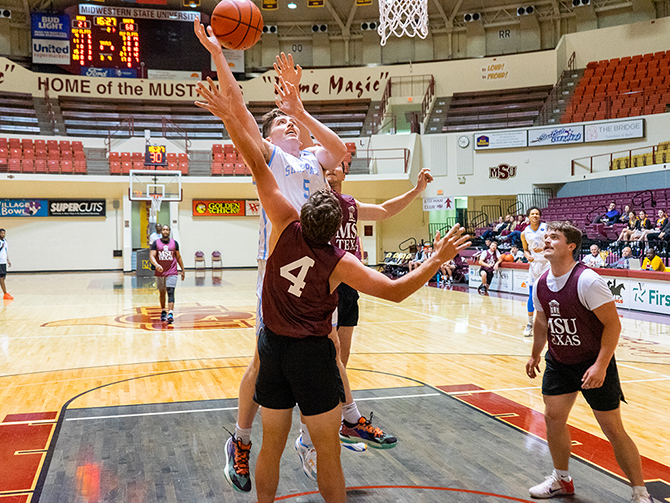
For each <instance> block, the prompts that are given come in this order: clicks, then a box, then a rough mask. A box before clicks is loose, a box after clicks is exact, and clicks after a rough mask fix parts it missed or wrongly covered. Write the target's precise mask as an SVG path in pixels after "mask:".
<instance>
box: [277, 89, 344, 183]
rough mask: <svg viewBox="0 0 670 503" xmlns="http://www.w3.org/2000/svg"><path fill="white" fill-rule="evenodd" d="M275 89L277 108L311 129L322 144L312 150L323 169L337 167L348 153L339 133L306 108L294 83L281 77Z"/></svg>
mask: <svg viewBox="0 0 670 503" xmlns="http://www.w3.org/2000/svg"><path fill="white" fill-rule="evenodd" d="M275 90H276V91H277V96H276V97H275V103H276V104H277V108H279V109H280V110H281V111H282V112H284V113H285V114H286V115H290V116H291V117H293V118H294V119H295V120H297V121H298V122H300V123H301V124H303V125H304V126H305V127H306V128H307V129H308V130H309V131H311V133H312V134H313V135H314V138H315V139H316V141H317V142H319V143H320V144H321V145H320V146H317V147H313V149H311V150H312V151H313V152H314V155H316V158H317V159H318V160H319V163H320V164H321V166H322V167H323V169H325V170H326V171H330V170H332V169H335V167H336V166H338V165H339V164H340V163H341V162H342V159H344V156H345V155H346V154H347V146H346V145H345V144H344V143H343V142H342V140H340V137H339V136H337V134H335V133H334V132H333V131H331V130H330V129H329V128H327V127H326V126H324V125H323V124H321V123H320V122H319V121H318V120H316V119H315V118H314V117H312V116H311V115H310V114H309V113H308V112H307V110H305V107H304V106H303V104H302V101H300V97H299V96H298V90H297V89H296V87H295V86H294V85H293V84H291V83H290V82H287V81H286V80H284V79H283V78H280V79H279V85H277V84H275Z"/></svg>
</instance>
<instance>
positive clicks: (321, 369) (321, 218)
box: [198, 79, 470, 502]
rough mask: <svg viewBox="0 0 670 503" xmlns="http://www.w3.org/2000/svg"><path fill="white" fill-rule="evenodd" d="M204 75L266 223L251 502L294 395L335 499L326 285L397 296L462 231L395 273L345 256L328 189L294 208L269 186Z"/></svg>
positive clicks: (232, 107) (334, 382)
mask: <svg viewBox="0 0 670 503" xmlns="http://www.w3.org/2000/svg"><path fill="white" fill-rule="evenodd" d="M208 82H209V85H210V86H209V88H207V87H206V86H205V85H204V84H203V83H202V82H199V83H198V93H199V94H200V95H201V96H202V97H203V98H204V99H205V100H206V102H199V106H201V107H203V108H206V109H208V110H210V111H211V112H212V113H214V114H215V115H217V116H219V117H221V118H222V119H223V121H224V124H225V125H226V129H227V130H228V132H229V133H230V136H231V139H232V140H233V143H234V144H235V145H236V147H237V148H238V150H239V151H240V152H241V153H242V155H243V156H244V158H245V159H246V161H247V163H248V165H249V167H250V168H251V171H252V173H253V175H254V177H255V179H256V184H257V187H258V194H259V197H260V200H261V204H262V205H263V207H264V208H265V210H266V212H267V215H268V218H269V219H270V220H271V222H272V224H273V227H272V233H271V235H270V240H269V246H270V256H269V259H268V262H267V269H266V274H265V280H264V283H263V297H262V298H263V313H264V322H265V327H263V328H262V330H261V333H260V336H259V340H258V354H259V359H260V369H259V374H258V380H257V382H256V394H255V400H256V401H257V402H258V403H259V404H260V405H261V407H262V408H263V415H262V416H263V446H262V448H261V452H260V454H259V456H258V462H257V464H256V491H257V495H258V501H259V502H270V501H274V496H275V493H276V489H277V484H278V482H279V461H280V459H281V454H282V452H283V450H284V446H285V444H286V439H287V436H288V433H289V430H290V428H291V422H292V417H291V416H292V411H293V407H294V406H295V404H296V403H297V404H298V406H299V407H300V409H301V412H302V414H303V416H304V418H305V421H306V423H307V426H308V428H309V430H310V432H311V434H312V440H313V442H314V445H315V447H316V451H317V464H318V466H319V471H318V484H319V490H320V492H321V495H322V496H323V497H324V499H325V500H326V501H327V502H344V501H345V500H346V493H345V489H344V475H343V473H342V466H341V463H340V441H339V435H338V432H339V427H340V421H341V403H342V401H343V400H344V390H343V389H342V382H341V380H340V376H339V373H338V370H337V363H336V356H335V352H334V347H333V343H332V341H331V340H330V339H329V338H328V334H329V333H330V331H331V318H332V314H333V312H334V310H335V308H336V306H337V295H336V293H335V290H336V288H337V286H338V285H339V284H340V283H341V282H346V283H347V284H348V285H350V286H351V287H352V288H355V289H357V290H359V291H361V292H363V293H367V294H369V295H374V296H377V297H381V298H384V299H388V300H393V301H396V302H400V301H402V300H403V299H405V298H406V297H408V296H409V295H410V294H412V293H413V292H415V291H416V290H418V289H419V288H421V287H422V286H423V285H424V284H425V283H426V281H428V280H429V279H430V278H431V277H432V276H433V275H434V274H435V272H437V269H438V268H439V266H440V265H441V264H442V263H444V262H446V261H448V260H450V259H452V258H453V257H455V256H456V254H457V253H458V252H459V251H460V250H462V249H464V248H467V247H468V246H469V245H470V242H469V241H467V239H468V237H469V236H467V235H463V230H462V229H461V228H460V226H458V225H456V226H454V228H452V229H451V230H450V231H449V233H448V234H447V235H446V236H445V238H444V239H440V237H439V234H438V236H437V237H436V240H435V253H434V254H433V256H432V257H431V258H430V259H428V260H427V261H426V263H424V265H423V266H422V267H420V268H418V269H417V270H415V271H413V272H412V273H410V274H407V275H406V276H403V277H402V278H400V279H399V280H396V281H392V280H390V279H389V278H387V277H386V276H384V275H383V274H381V273H379V272H377V271H374V270H372V269H369V268H367V267H365V266H364V265H363V264H361V262H360V261H359V260H357V259H356V258H355V257H354V256H353V255H352V254H348V253H345V252H344V251H342V250H340V249H339V248H335V247H333V246H331V245H330V244H329V242H330V240H331V239H332V238H333V236H334V235H335V233H336V231H337V229H338V228H339V227H340V225H341V221H342V213H341V209H340V205H339V202H338V201H337V199H336V198H335V196H334V195H333V194H332V193H331V192H330V191H329V190H321V191H318V192H316V193H315V194H313V195H312V196H311V197H310V198H309V200H308V201H307V202H306V203H305V204H304V205H303V206H302V209H301V212H300V215H298V212H297V210H296V209H295V208H294V206H293V205H292V204H290V203H289V201H288V200H287V199H286V198H285V197H284V195H283V194H282V193H281V191H280V190H279V186H278V184H277V181H276V180H275V177H274V175H273V174H272V172H271V171H270V169H269V168H268V165H267V163H266V162H265V159H264V158H263V155H262V152H261V150H260V148H259V146H258V144H257V143H256V142H255V141H254V140H253V139H252V138H251V136H250V135H249V133H248V132H247V130H246V129H245V128H244V127H243V126H242V125H241V124H240V123H239V122H238V117H240V115H241V114H243V113H244V110H243V104H241V103H239V102H238V101H236V100H234V99H232V98H231V95H232V94H233V91H232V88H231V87H229V88H228V90H227V92H226V94H225V96H224V95H222V94H221V93H220V92H219V91H218V90H217V89H216V87H215V86H214V84H213V82H212V81H211V79H208ZM281 86H282V89H281V91H282V95H283V97H284V98H285V99H289V100H290V99H292V97H293V96H294V95H295V92H296V91H295V88H294V87H293V86H292V85H291V84H287V83H285V82H284V81H283V80H281ZM306 354H308V357H307V358H306V356H305V355H306ZM306 362H307V363H308V365H305V363H306ZM292 368H293V369H297V371H296V370H293V371H291V369H292ZM287 369H288V370H287Z"/></svg>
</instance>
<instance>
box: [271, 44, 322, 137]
mask: <svg viewBox="0 0 670 503" xmlns="http://www.w3.org/2000/svg"><path fill="white" fill-rule="evenodd" d="M275 59H276V60H277V61H275V63H274V64H273V65H272V66H274V69H275V72H277V77H278V78H280V79H284V80H285V81H286V82H289V83H291V84H293V85H294V86H295V90H296V91H297V93H298V97H300V79H301V78H302V68H300V65H295V66H293V56H292V55H291V54H289V55H288V56H286V54H284V53H283V52H282V53H281V54H278V55H277V56H276V57H275ZM293 119H295V120H296V121H297V122H298V126H299V127H300V150H305V149H308V148H309V149H311V148H312V147H315V146H316V145H315V144H314V141H313V140H312V136H311V134H310V132H309V128H308V127H307V126H305V125H304V124H303V123H301V122H300V121H298V120H297V119H296V118H295V117H293Z"/></svg>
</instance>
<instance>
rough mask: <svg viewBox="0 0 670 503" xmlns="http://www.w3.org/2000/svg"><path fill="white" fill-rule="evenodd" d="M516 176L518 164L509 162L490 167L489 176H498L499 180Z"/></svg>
mask: <svg viewBox="0 0 670 503" xmlns="http://www.w3.org/2000/svg"><path fill="white" fill-rule="evenodd" d="M515 176H516V166H510V165H509V164H498V166H495V167H492V168H489V178H497V179H498V180H507V179H508V178H514V177H515Z"/></svg>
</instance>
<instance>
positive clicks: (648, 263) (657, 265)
mask: <svg viewBox="0 0 670 503" xmlns="http://www.w3.org/2000/svg"><path fill="white" fill-rule="evenodd" d="M642 269H644V270H646V271H658V272H665V265H664V264H663V261H662V260H661V257H659V256H658V255H656V248H654V247H653V246H650V247H649V249H648V250H647V256H646V257H644V261H643V262H642Z"/></svg>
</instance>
